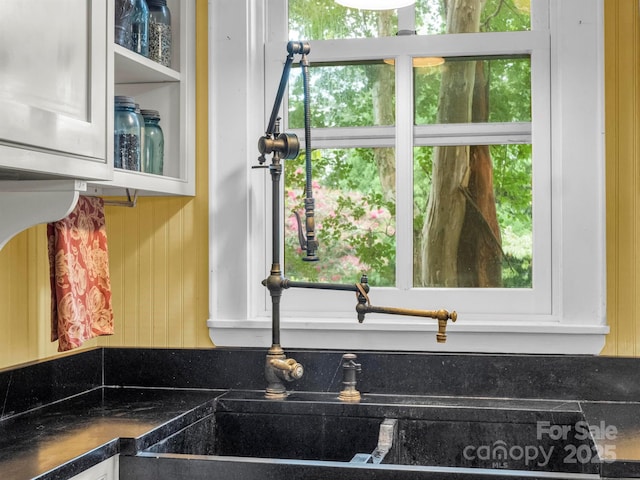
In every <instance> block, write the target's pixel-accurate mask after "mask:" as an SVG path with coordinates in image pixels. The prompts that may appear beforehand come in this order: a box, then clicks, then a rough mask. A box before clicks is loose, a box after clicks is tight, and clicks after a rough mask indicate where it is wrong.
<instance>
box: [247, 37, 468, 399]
mask: <svg viewBox="0 0 640 480" xmlns="http://www.w3.org/2000/svg"><path fill="white" fill-rule="evenodd" d="M309 51H310V47H309V44H308V43H307V42H299V41H291V42H289V43H288V44H287V53H288V54H287V58H286V61H285V64H284V69H283V72H282V77H281V79H280V85H279V87H278V92H277V93H276V100H275V103H274V105H273V110H272V112H271V117H270V119H269V124H268V125H267V128H266V131H265V134H264V135H263V136H262V137H260V139H259V140H258V151H259V152H260V156H259V157H258V162H259V165H257V166H255V167H254V168H268V169H269V172H270V174H271V184H272V189H271V190H272V191H271V198H272V212H271V213H272V215H271V224H272V230H271V235H272V241H271V248H272V263H271V271H270V273H269V276H268V277H267V278H266V279H265V280H263V281H262V284H263V285H264V286H265V287H267V289H268V290H269V294H270V296H271V305H272V308H271V334H272V342H271V348H269V350H268V352H267V358H266V364H265V377H266V380H267V387H266V391H265V396H266V397H267V398H274V399H282V398H286V396H287V390H286V388H285V386H284V383H283V382H285V381H292V380H297V379H299V378H301V377H302V375H303V373H304V368H303V367H302V365H301V364H299V363H298V362H296V361H295V360H294V359H292V358H287V356H286V355H285V353H284V350H283V349H282V346H281V345H280V298H281V297H282V291H283V290H284V289H287V288H290V287H298V288H316V289H325V290H344V291H352V292H355V293H356V297H357V300H358V304H357V305H356V312H357V314H358V321H359V322H360V323H362V322H363V321H364V316H365V314H367V313H388V314H392V315H409V316H418V317H430V318H434V319H437V320H438V333H437V335H436V339H437V341H438V342H440V343H442V342H446V340H447V335H446V328H447V321H448V320H451V321H452V322H455V321H456V319H457V314H456V312H451V313H449V312H448V311H446V310H411V309H404V308H394V307H375V306H373V305H371V302H370V301H369V297H368V295H367V294H368V292H369V285H368V282H367V276H366V275H363V276H362V278H361V279H360V282H359V283H356V284H334V283H311V282H297V281H290V280H288V279H286V278H284V277H283V275H282V271H281V268H280V200H281V198H280V177H281V175H282V160H286V159H293V158H296V157H297V156H298V154H299V151H300V143H299V142H298V137H297V136H296V135H295V134H290V133H280V125H279V118H278V111H279V110H280V105H281V103H282V98H283V96H284V92H285V89H286V85H287V82H288V78H289V72H290V70H291V65H292V63H293V59H294V56H295V55H300V56H301V58H300V66H301V67H302V78H303V82H304V112H305V115H304V127H305V128H304V130H305V157H306V159H305V160H306V184H307V185H306V194H307V198H305V212H306V213H305V220H306V221H305V227H306V235H302V234H299V235H300V244H301V245H300V246H301V247H302V249H303V250H306V256H305V257H303V260H305V261H310V262H314V261H317V260H318V256H317V248H318V242H317V240H316V237H315V222H314V201H313V197H312V190H313V189H312V188H311V127H310V113H309V95H308V90H309V75H308V69H309V63H308V61H307V57H306V56H307V54H308V53H309ZM265 155H271V156H272V157H271V158H272V160H271V164H270V165H269V166H266V165H264V163H265V161H266V157H265ZM350 361H352V362H353V363H349V364H348V365H349V367H346V368H347V369H350V368H351V367H353V368H356V367H355V366H356V365H357V364H356V363H355V361H354V359H350ZM348 371H349V372H350V371H351V370H348ZM353 375H354V378H353V379H351V377H349V378H350V379H349V380H348V382H349V384H350V386H349V388H348V389H345V390H347V392H346V393H344V395H343V396H346V397H353V398H355V397H356V393H357V396H359V395H360V394H359V393H358V392H357V390H355V371H354V373H353ZM351 383H353V388H351Z"/></svg>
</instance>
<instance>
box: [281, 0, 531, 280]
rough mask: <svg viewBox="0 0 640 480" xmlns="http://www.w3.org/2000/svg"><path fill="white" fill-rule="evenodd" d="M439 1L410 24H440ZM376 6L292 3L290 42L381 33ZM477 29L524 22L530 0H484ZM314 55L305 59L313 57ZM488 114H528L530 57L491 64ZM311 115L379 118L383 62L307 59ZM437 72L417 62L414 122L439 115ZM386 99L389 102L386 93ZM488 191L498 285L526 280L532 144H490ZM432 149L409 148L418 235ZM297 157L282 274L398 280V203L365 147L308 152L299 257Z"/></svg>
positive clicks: (441, 27) (296, 109)
mask: <svg viewBox="0 0 640 480" xmlns="http://www.w3.org/2000/svg"><path fill="white" fill-rule="evenodd" d="M445 4H446V2H445V1H444V0H418V2H417V3H416V12H417V22H416V23H417V28H418V31H419V33H421V34H426V33H430V34H441V33H444V31H445V30H446V10H445ZM380 15H381V14H380V13H378V12H372V11H361V10H352V9H345V8H343V7H340V6H338V5H337V4H335V2H334V1H333V0H290V1H289V17H290V38H291V39H333V38H357V37H375V36H378V32H379V30H378V28H379V26H378V22H379V21H380V20H383V19H384V20H385V21H389V22H391V30H392V31H395V30H394V29H397V16H396V15H395V13H393V14H392V15H388V16H387V17H385V18H383V17H381V16H380ZM481 23H482V27H481V29H482V30H483V31H518V30H528V29H529V28H530V18H529V12H528V0H486V3H485V7H484V10H483V14H482V20H481ZM311 60H312V59H311ZM487 63H488V68H487V69H486V72H487V75H488V80H489V102H490V104H489V106H490V108H489V121H490V122H497V121H499V122H514V121H521V122H522V121H524V122H526V121H530V120H531V68H530V62H529V59H528V58H517V59H510V58H501V59H492V60H491V61H488V62H487ZM311 65H312V67H311V69H310V70H311V92H310V93H311V96H312V98H311V105H312V108H311V115H312V122H311V123H312V126H313V127H336V126H340V127H346V126H370V125H375V124H376V118H375V115H374V107H373V100H374V99H373V95H374V93H373V92H374V83H375V80H376V79H377V78H379V77H380V75H381V72H382V71H383V70H382V69H392V68H393V66H390V65H386V64H382V63H378V64H371V63H366V64H365V63H362V64H354V65H336V66H327V65H313V61H312V63H311ZM440 78H441V76H440V74H439V73H438V72H437V71H434V70H427V69H421V68H416V69H414V79H415V81H414V84H415V92H414V105H415V114H414V116H415V118H414V122H415V123H416V124H419V125H420V124H433V123H434V122H435V121H436V118H437V108H438V98H439V94H440ZM289 87H290V92H289V95H290V97H289V126H290V127H293V128H301V127H302V126H303V108H302V79H301V75H300V73H299V69H294V70H293V71H292V75H291V78H290V82H289ZM390 101H394V100H393V99H390ZM491 157H492V160H493V166H494V172H493V173H494V188H495V197H496V208H497V214H498V221H499V224H500V226H501V237H502V248H503V250H504V252H505V258H504V259H503V284H504V286H505V287H518V288H530V287H531V285H532V278H531V276H532V268H531V264H532V251H533V249H532V207H531V205H532V164H531V160H532V152H531V145H493V146H491ZM432 158H433V147H415V148H414V159H413V160H414V161H413V180H414V186H413V201H414V202H413V203H414V211H413V217H414V222H413V233H414V239H419V238H420V235H421V232H422V228H423V226H424V222H425V215H426V206H427V199H428V196H429V190H430V187H431V176H432ZM303 164H304V156H303V155H301V156H300V157H299V158H298V159H296V160H292V161H287V162H286V164H285V192H286V197H285V218H286V221H285V273H286V275H287V276H288V277H290V278H292V279H298V280H309V281H331V282H336V281H344V282H353V281H356V280H357V279H358V278H359V276H360V274H361V273H362V272H366V273H367V274H368V275H369V278H370V281H371V283H372V284H374V285H381V286H393V285H394V284H395V258H396V256H395V255H396V254H395V249H396V240H395V208H396V206H395V203H394V202H393V201H392V200H389V198H392V195H391V196H390V195H389V192H384V191H383V190H382V187H381V184H380V179H379V176H378V170H377V166H376V163H375V151H374V149H369V148H354V149H332V150H314V151H313V175H314V179H315V183H314V192H313V194H314V198H315V201H316V227H317V229H316V230H317V231H316V234H317V237H318V240H319V242H320V249H319V255H320V257H321V261H320V262H313V263H309V262H303V261H302V260H301V255H300V253H301V252H300V247H299V245H298V240H297V225H296V223H295V220H294V217H293V215H292V211H294V210H297V211H302V210H303V199H304V165H303Z"/></svg>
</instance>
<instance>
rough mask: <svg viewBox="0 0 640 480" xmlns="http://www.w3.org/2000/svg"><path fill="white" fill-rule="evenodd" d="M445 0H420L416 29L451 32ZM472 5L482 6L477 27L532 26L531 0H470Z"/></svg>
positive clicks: (424, 32)
mask: <svg viewBox="0 0 640 480" xmlns="http://www.w3.org/2000/svg"><path fill="white" fill-rule="evenodd" d="M447 3H450V2H443V1H442V0H417V2H416V30H417V33H418V35H434V34H442V33H449V32H450V31H451V29H447V13H446V7H445V4H447ZM462 3H464V4H465V7H467V8H468V6H469V5H471V6H475V8H482V12H481V15H480V19H479V25H478V26H477V27H475V28H474V29H473V30H474V31H480V32H511V31H522V30H530V29H531V16H530V11H531V0H467V1H465V2H460V4H462Z"/></svg>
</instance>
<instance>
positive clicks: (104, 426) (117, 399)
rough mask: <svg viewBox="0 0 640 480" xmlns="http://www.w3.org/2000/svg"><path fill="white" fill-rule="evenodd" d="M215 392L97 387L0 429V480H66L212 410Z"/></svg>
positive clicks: (4, 423)
mask: <svg viewBox="0 0 640 480" xmlns="http://www.w3.org/2000/svg"><path fill="white" fill-rule="evenodd" d="M218 394H219V393H217V392H216V391H195V390H175V389H174V390H171V389H140V388H109V387H100V388H96V389H94V390H91V391H88V392H86V393H83V394H80V395H77V396H74V397H71V398H69V399H67V400H64V401H59V402H55V403H53V404H51V405H47V406H44V407H40V408H37V409H34V410H31V411H29V412H25V413H22V414H19V415H15V416H13V417H11V418H9V419H6V420H4V421H2V423H1V424H0V432H1V434H0V478H2V479H3V480H29V479H33V478H37V479H42V480H48V479H61V478H69V477H71V476H73V475H76V474H78V473H80V472H82V471H84V470H86V469H87V468H89V467H91V466H93V465H95V464H97V463H100V462H101V461H103V460H106V459H107V458H109V457H111V456H113V455H115V454H117V453H134V452H135V451H139V450H141V449H144V448H146V447H148V446H149V445H152V444H153V443H155V442H157V441H158V440H159V439H161V438H164V437H166V436H167V435H168V434H171V433H174V432H175V431H177V430H179V429H180V428H184V426H186V425H188V424H190V423H192V422H193V421H194V420H195V419H197V418H200V417H202V416H203V415H206V414H207V413H210V412H211V411H212V410H213V405H214V401H215V397H216V396H217V395H218Z"/></svg>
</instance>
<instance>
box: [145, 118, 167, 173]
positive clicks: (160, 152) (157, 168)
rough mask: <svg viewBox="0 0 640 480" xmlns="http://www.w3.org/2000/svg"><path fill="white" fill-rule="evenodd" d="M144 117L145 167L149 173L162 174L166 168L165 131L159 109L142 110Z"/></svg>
mask: <svg viewBox="0 0 640 480" xmlns="http://www.w3.org/2000/svg"><path fill="white" fill-rule="evenodd" d="M141 113H142V116H143V117H144V153H143V155H142V158H143V169H144V171H145V172H147V173H155V174H156V175H162V174H163V170H164V133H163V132H162V127H160V125H159V123H160V113H159V112H158V111H157V110H141Z"/></svg>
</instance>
